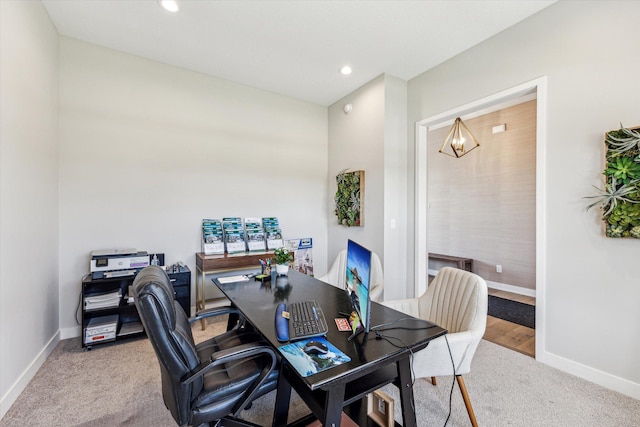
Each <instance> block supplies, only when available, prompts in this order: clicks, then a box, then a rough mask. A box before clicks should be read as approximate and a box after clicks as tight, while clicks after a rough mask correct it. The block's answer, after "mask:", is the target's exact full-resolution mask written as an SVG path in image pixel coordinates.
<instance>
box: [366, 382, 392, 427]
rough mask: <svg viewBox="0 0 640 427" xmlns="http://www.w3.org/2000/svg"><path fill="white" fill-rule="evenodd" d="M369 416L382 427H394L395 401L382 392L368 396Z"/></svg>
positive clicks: (375, 392)
mask: <svg viewBox="0 0 640 427" xmlns="http://www.w3.org/2000/svg"><path fill="white" fill-rule="evenodd" d="M367 415H368V416H369V418H371V419H372V420H373V421H374V422H375V423H376V424H378V425H379V426H380V427H393V426H394V419H393V399H392V398H391V396H389V395H388V394H386V393H385V392H383V391H381V390H376V391H374V392H373V393H371V394H369V395H368V396H367Z"/></svg>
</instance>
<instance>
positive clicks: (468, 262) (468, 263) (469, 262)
mask: <svg viewBox="0 0 640 427" xmlns="http://www.w3.org/2000/svg"><path fill="white" fill-rule="evenodd" d="M429 260H434V261H446V262H453V263H455V264H456V266H457V267H458V268H459V269H460V270H467V271H471V269H472V268H473V259H471V258H463V257H459V256H451V255H442V254H434V253H429Z"/></svg>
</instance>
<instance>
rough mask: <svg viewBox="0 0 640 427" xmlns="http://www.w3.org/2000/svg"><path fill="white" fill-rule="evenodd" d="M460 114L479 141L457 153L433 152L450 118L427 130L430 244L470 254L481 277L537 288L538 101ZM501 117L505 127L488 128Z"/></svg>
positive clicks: (437, 250)
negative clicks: (477, 113) (498, 129)
mask: <svg viewBox="0 0 640 427" xmlns="http://www.w3.org/2000/svg"><path fill="white" fill-rule="evenodd" d="M464 122H465V124H466V125H467V127H468V128H469V129H470V130H471V132H472V133H473V134H474V135H475V136H476V138H477V139H478V141H479V142H480V147H478V148H476V149H475V150H473V151H472V152H470V153H468V154H467V155H465V156H463V157H461V158H459V159H456V158H453V157H449V156H445V155H444V154H441V153H438V149H439V148H440V146H441V145H442V142H443V141H444V138H445V137H446V135H447V132H448V131H449V128H450V127H449V126H446V127H443V128H440V129H435V130H432V131H430V132H429V135H428V153H427V156H428V157H427V162H428V163H427V168H428V201H429V202H428V203H429V210H428V236H427V239H428V248H429V251H430V252H435V253H441V254H447V255H454V256H463V257H469V258H473V260H474V261H473V271H474V272H475V273H477V274H478V275H480V276H481V277H483V278H484V279H485V280H490V281H493V282H499V283H504V284H508V285H513V286H519V287H523V288H529V289H535V283H536V278H535V271H536V265H535V261H536V259H535V254H536V248H535V242H536V240H535V237H536V228H535V227H536V101H535V100H533V101H528V102H525V103H522V104H518V105H515V106H512V107H508V108H505V109H503V110H499V111H496V112H493V113H489V114H486V115H483V116H480V117H476V118H473V119H469V120H468V121H467V120H464ZM500 124H506V128H507V130H506V131H505V132H502V133H497V134H493V133H492V128H493V127H494V126H497V125H500ZM498 264H499V265H501V266H502V273H496V265H498ZM437 267H438V266H437V265H433V264H432V265H431V266H430V268H437Z"/></svg>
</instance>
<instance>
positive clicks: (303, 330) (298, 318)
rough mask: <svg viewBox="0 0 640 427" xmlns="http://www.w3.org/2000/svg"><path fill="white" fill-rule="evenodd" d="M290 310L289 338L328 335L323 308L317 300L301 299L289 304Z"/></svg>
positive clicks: (288, 309)
mask: <svg viewBox="0 0 640 427" xmlns="http://www.w3.org/2000/svg"><path fill="white" fill-rule="evenodd" d="M287 311H288V312H289V339H291V340H299V339H302V338H310V337H317V336H321V335H326V334H327V332H328V331H329V328H327V321H326V320H325V318H324V313H323V312H322V309H321V308H320V307H319V306H318V305H317V304H316V302H315V301H300V302H292V303H289V304H287Z"/></svg>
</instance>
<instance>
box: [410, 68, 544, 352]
mask: <svg viewBox="0 0 640 427" xmlns="http://www.w3.org/2000/svg"><path fill="white" fill-rule="evenodd" d="M527 103H529V108H533V109H534V117H535V125H534V126H533V127H534V129H535V137H534V138H535V147H529V148H530V149H531V152H530V153H529V155H530V157H531V158H530V159H529V164H530V166H531V168H533V169H534V170H533V171H532V174H533V176H532V177H531V178H530V180H531V182H530V184H529V186H530V187H532V188H531V189H530V194H529V196H528V197H530V202H529V203H530V204H529V206H528V207H526V208H525V210H524V211H522V213H524V212H528V213H529V214H530V216H531V218H530V223H531V227H529V230H528V231H525V232H526V233H529V234H528V235H527V236H526V239H523V240H527V239H528V240H530V241H531V245H530V246H532V247H529V248H528V250H529V251H530V252H529V254H528V257H529V260H530V261H529V262H528V264H529V266H528V267H527V266H522V265H520V266H519V265H517V264H518V263H517V261H515V262H513V261H510V260H505V261H504V262H503V261H502V258H508V257H509V256H510V252H518V251H521V250H523V249H524V246H522V247H520V248H519V249H514V248H506V249H505V248H503V250H504V251H503V253H502V254H496V255H495V257H494V256H493V255H492V256H489V257H487V256H483V254H481V253H480V252H476V254H477V255H476V256H475V257H476V258H478V260H479V262H478V263H477V264H476V265H475V266H474V269H473V270H474V272H477V273H478V274H479V275H480V276H482V277H483V278H485V280H487V282H488V284H489V286H490V287H491V288H493V291H492V292H493V293H495V292H502V293H503V294H502V297H505V295H506V296H507V299H515V300H518V299H519V298H518V297H517V296H518V295H524V297H529V298H535V306H536V307H535V314H536V321H535V326H536V328H535V354H536V355H541V354H543V353H542V352H543V345H544V298H543V295H544V259H543V256H542V253H541V248H544V244H543V241H542V239H543V237H544V221H543V219H544V216H543V214H542V212H544V209H543V201H544V198H543V194H544V188H545V186H544V173H543V172H544V161H543V159H544V151H545V143H546V142H545V138H544V135H545V127H546V126H545V114H544V112H545V105H546V79H545V78H541V79H537V80H534V81H532V82H528V83H525V84H523V85H520V86H517V87H515V88H511V89H508V90H505V91H503V92H500V93H498V94H495V95H492V96H489V97H486V98H484V99H481V100H478V101H475V102H473V103H470V104H467V105H464V106H461V107H458V108H455V109H453V110H450V111H447V112H445V113H442V114H439V115H437V116H433V117H429V118H426V119H424V120H421V121H419V122H417V123H416V183H415V191H416V193H415V194H416V241H415V264H414V265H415V272H414V274H415V289H414V293H415V295H421V294H422V293H423V292H424V290H426V285H427V283H428V277H429V265H428V262H427V259H428V258H427V257H428V253H429V251H430V250H431V251H432V252H440V253H443V252H444V253H446V252H449V253H448V254H449V255H454V256H465V257H469V256H470V255H471V257H473V253H471V254H470V253H462V252H461V251H464V250H472V249H470V247H471V246H473V245H475V246H476V247H481V246H482V244H483V242H482V240H484V241H485V242H484V243H485V244H486V242H487V240H489V241H491V240H492V239H493V243H492V244H493V246H494V247H493V248H492V250H493V249H495V246H504V245H507V246H508V245H509V244H511V243H509V242H508V240H509V239H506V241H502V242H501V243H496V240H500V239H496V238H497V237H498V236H496V235H497V234H499V233H500V231H499V227H498V228H496V227H495V226H496V224H491V226H487V227H480V228H478V227H479V226H478V225H477V224H476V228H478V230H477V231H476V232H474V231H473V230H472V231H471V232H469V234H468V235H467V236H464V235H460V233H465V232H466V231H465V230H464V227H461V224H464V222H465V221H466V222H471V223H473V222H474V220H476V219H477V218H475V215H476V214H477V213H478V212H477V209H478V207H477V206H479V207H480V209H482V210H487V209H488V210H487V212H485V213H486V214H488V215H489V218H491V217H492V215H494V214H492V213H491V209H492V208H493V206H487V204H486V203H485V204H484V205H483V204H482V197H483V195H482V194H478V192H479V193H482V192H483V191H484V192H485V193H486V192H492V191H493V192H494V193H495V192H500V191H501V188H496V185H497V186H498V187H500V185H502V184H501V183H500V176H498V177H497V178H496V177H494V178H492V179H493V181H491V180H489V182H488V183H487V182H484V184H483V185H485V189H484V190H483V189H482V186H480V187H478V185H477V183H475V182H473V181H474V174H476V176H475V178H477V179H476V181H477V180H480V181H486V175H487V167H488V168H489V169H491V167H492V166H491V165H488V166H487V165H484V166H487V167H484V166H482V165H481V164H480V163H479V162H478V161H477V159H476V160H473V158H472V156H474V154H476V155H477V154H478V151H479V150H476V151H474V152H472V153H470V154H469V155H468V157H469V159H467V158H465V157H463V158H460V159H454V158H447V159H444V157H446V156H442V155H441V154H438V156H442V157H443V159H440V158H437V157H435V156H434V154H433V153H434V152H435V153H436V154H437V153H438V152H437V149H436V150H435V151H434V150H433V146H434V144H436V145H437V144H441V143H442V140H443V138H442V135H440V134H442V133H444V134H446V132H447V130H448V128H449V127H450V126H451V124H452V123H453V120H454V119H455V118H456V117H461V118H462V119H463V120H464V121H465V122H469V123H471V122H472V121H473V120H475V119H476V118H481V117H482V116H486V115H489V116H492V117H491V119H490V120H491V121H497V122H496V123H495V125H499V124H500V123H499V120H496V114H495V112H496V111H500V110H506V109H510V108H512V107H514V106H517V105H520V104H523V105H527ZM498 117H499V115H498ZM508 126H509V125H508V124H507V128H508ZM489 128H490V129H492V128H493V126H489ZM471 129H472V131H473V127H472V128H471ZM492 130H493V129H492ZM476 137H478V135H476ZM478 139H479V140H480V143H481V145H482V144H483V142H482V141H483V140H482V138H478ZM489 139H490V138H488V137H486V136H485V140H489ZM507 147H508V146H503V148H505V153H504V155H507V154H506V153H507V151H508V150H507ZM481 148H482V147H481ZM484 149H485V150H486V151H487V153H489V152H490V151H491V150H493V156H494V157H499V156H501V155H502V154H496V153H500V149H499V148H497V147H493V148H491V147H484ZM496 149H497V150H498V151H495V150H496ZM429 156H434V158H432V159H430V158H429ZM491 159H492V158H491ZM516 160H522V159H512V160H511V161H508V160H506V166H505V165H503V166H505V167H506V168H507V169H509V167H510V166H513V165H514V164H515V163H517V161H516ZM441 161H444V162H445V163H446V162H447V161H453V162H457V163H449V165H450V166H449V169H451V167H452V165H455V166H456V167H458V166H460V165H463V163H465V162H466V165H464V166H463V167H464V169H465V171H464V172H460V171H459V172H458V173H455V172H452V171H447V173H446V174H449V175H448V176H447V175H446V174H445V175H444V176H440V177H439V178H438V177H437V176H434V175H433V174H430V169H429V167H435V166H434V165H435V164H436V163H440V162H441ZM491 161H493V160H491ZM474 162H475V165H474ZM432 163H433V164H432ZM531 163H534V164H531ZM520 164H521V165H526V161H525V162H524V163H523V162H521V163H520ZM498 166H499V165H498ZM482 167H484V169H482V170H479V169H478V168H482ZM515 167H516V169H517V168H518V167H517V165H516V166H515ZM523 167H524V166H523ZM451 173H454V175H451ZM501 173H504V172H500V173H499V174H498V175H500V174H501ZM452 179H455V180H459V181H461V182H462V185H461V186H458V187H457V188H455V189H454V191H455V192H456V193H459V192H462V196H463V200H466V199H464V196H465V194H466V197H468V198H469V199H468V200H469V203H472V202H473V203H476V205H477V206H476V207H475V208H471V209H469V210H468V211H464V208H462V209H461V206H462V205H460V202H457V203H458V205H456V203H453V206H451V205H450V203H449V200H448V199H451V197H448V196H447V195H446V192H447V189H444V191H443V185H444V183H445V182H446V181H447V180H449V181H450V180H452ZM512 179H514V178H507V180H508V181H511V180H512ZM469 180H471V181H469ZM481 184H482V183H481ZM504 184H505V185H504V188H503V189H502V190H504V191H508V188H509V186H508V185H507V184H509V183H508V182H505V183H504ZM431 185H433V186H434V187H431ZM430 191H431V192H430ZM485 197H488V193H487V194H485ZM474 198H475V199H476V200H475V202H474V201H473V199H474ZM477 199H480V200H477ZM506 203H507V204H509V203H513V202H506ZM516 204H517V203H516ZM461 210H462V212H459V211H461ZM447 212H449V214H451V212H456V215H457V217H456V218H453V220H452V221H450V219H451V218H447V221H446V225H443V222H442V215H443V214H446V213H447ZM494 212H496V211H494ZM436 213H437V214H436ZM480 214H482V213H480ZM456 221H457V222H456ZM484 221H487V218H485V219H484ZM505 221H506V220H505V219H500V218H496V222H497V223H498V225H502V223H504V222H505ZM438 222H439V223H438ZM476 222H478V221H476ZM479 223H482V221H480V222H479ZM485 223H486V222H485ZM434 227H436V228H434ZM437 227H445V230H444V232H443V233H440V235H438V233H437V232H436V231H434V230H438V228H437ZM456 233H458V238H457V239H456V238H452V239H449V237H450V236H455V235H456ZM504 233H505V234H510V235H512V236H514V235H515V238H514V239H512V240H515V242H514V243H513V244H515V245H516V247H517V245H518V242H517V240H518V237H517V235H518V233H519V231H518V230H517V228H511V229H507V230H505V232H504ZM472 235H475V237H474V239H475V240H477V241H476V242H475V243H473V242H472V240H473V239H471V237H469V236H472ZM443 236H444V238H443ZM461 242H462V243H461ZM477 250H480V249H476V251H477ZM456 251H460V252H458V253H455V252H456ZM503 264H504V266H506V265H509V267H507V268H508V271H505V273H508V274H505V273H498V272H497V270H502V268H503ZM531 264H532V265H531ZM521 268H523V269H524V270H528V271H520V272H514V270H518V269H521ZM432 273H433V271H432ZM527 277H528V278H527ZM509 293H511V294H515V297H509V296H508V295H509ZM498 296H499V295H498ZM490 321H492V322H493V320H492V319H490ZM496 323H498V326H499V328H501V329H505V326H504V325H499V323H500V322H496ZM490 326H491V325H490ZM507 333H510V334H513V331H511V332H507ZM531 333H532V332H529V334H531ZM525 339H526V333H525V334H524V335H521V336H516V338H515V340H516V341H518V340H525ZM527 345H528V349H526V347H527ZM527 345H525V346H524V347H525V350H526V351H521V350H518V351H521V352H524V353H527V352H529V353H531V350H532V347H533V343H532V342H531V341H530V342H529V343H528V344H527Z"/></svg>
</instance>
